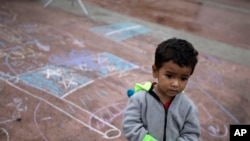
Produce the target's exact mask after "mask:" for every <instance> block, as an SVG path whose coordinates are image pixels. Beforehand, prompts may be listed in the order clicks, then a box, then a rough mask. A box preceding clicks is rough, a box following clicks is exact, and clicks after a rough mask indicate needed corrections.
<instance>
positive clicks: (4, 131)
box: [0, 128, 10, 141]
mask: <svg viewBox="0 0 250 141" xmlns="http://www.w3.org/2000/svg"><path fill="white" fill-rule="evenodd" d="M2 134H4V135H6V141H9V140H10V136H9V133H8V131H7V130H6V129H5V128H0V136H1V135H2Z"/></svg>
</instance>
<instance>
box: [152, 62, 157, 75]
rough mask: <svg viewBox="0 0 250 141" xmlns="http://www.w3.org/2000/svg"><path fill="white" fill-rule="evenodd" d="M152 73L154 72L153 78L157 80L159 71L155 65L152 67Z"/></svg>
mask: <svg viewBox="0 0 250 141" xmlns="http://www.w3.org/2000/svg"><path fill="white" fill-rule="evenodd" d="M152 72H153V77H154V78H157V77H158V71H157V68H156V66H155V65H152Z"/></svg>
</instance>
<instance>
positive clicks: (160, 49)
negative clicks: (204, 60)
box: [154, 38, 199, 74]
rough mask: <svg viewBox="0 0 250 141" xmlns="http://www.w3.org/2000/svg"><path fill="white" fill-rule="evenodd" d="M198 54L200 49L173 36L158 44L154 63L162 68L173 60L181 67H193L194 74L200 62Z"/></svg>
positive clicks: (158, 67)
mask: <svg viewBox="0 0 250 141" xmlns="http://www.w3.org/2000/svg"><path fill="white" fill-rule="evenodd" d="M198 54H199V53H198V51H197V50H196V49H195V48H194V47H193V45H192V44H191V43H189V42H188V41H186V40H183V39H177V38H171V39H168V40H166V41H163V42H162V43H160V44H159V45H158V46H157V48H156V50H155V62H154V65H155V67H156V68H157V69H160V68H161V67H162V65H163V63H165V62H168V61H173V62H174V63H176V64H178V65H179V66H180V67H191V68H192V72H191V74H192V73H193V71H194V69H195V66H196V64H197V62H198Z"/></svg>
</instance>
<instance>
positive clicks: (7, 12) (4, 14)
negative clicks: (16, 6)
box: [0, 6, 17, 24]
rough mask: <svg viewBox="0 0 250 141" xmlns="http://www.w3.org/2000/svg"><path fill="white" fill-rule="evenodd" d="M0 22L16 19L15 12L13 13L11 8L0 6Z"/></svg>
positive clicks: (7, 22) (4, 22)
mask: <svg viewBox="0 0 250 141" xmlns="http://www.w3.org/2000/svg"><path fill="white" fill-rule="evenodd" d="M0 11H1V12H0V23H3V24H9V23H12V22H14V21H15V20H16V18H17V14H15V13H14V12H13V11H12V10H11V9H9V8H7V7H5V6H1V7H0Z"/></svg>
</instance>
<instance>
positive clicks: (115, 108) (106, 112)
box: [89, 102, 127, 129]
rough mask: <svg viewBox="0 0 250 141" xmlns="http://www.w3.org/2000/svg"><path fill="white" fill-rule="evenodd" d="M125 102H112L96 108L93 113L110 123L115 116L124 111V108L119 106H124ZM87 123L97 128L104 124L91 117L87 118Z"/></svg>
mask: <svg viewBox="0 0 250 141" xmlns="http://www.w3.org/2000/svg"><path fill="white" fill-rule="evenodd" d="M126 104H127V103H126V102H120V103H114V104H112V105H109V106H106V107H102V108H100V109H98V110H97V111H96V112H94V114H95V115H97V116H98V117H100V118H101V119H103V120H104V121H106V122H108V123H111V122H112V121H113V120H114V119H115V118H117V117H118V116H120V115H122V113H123V111H124V109H120V108H119V106H122V107H125V106H126ZM89 125H90V126H92V127H96V128H97V129H102V128H103V127H104V126H105V124H103V123H102V122H99V121H96V120H94V118H93V117H91V118H90V119H89Z"/></svg>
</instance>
